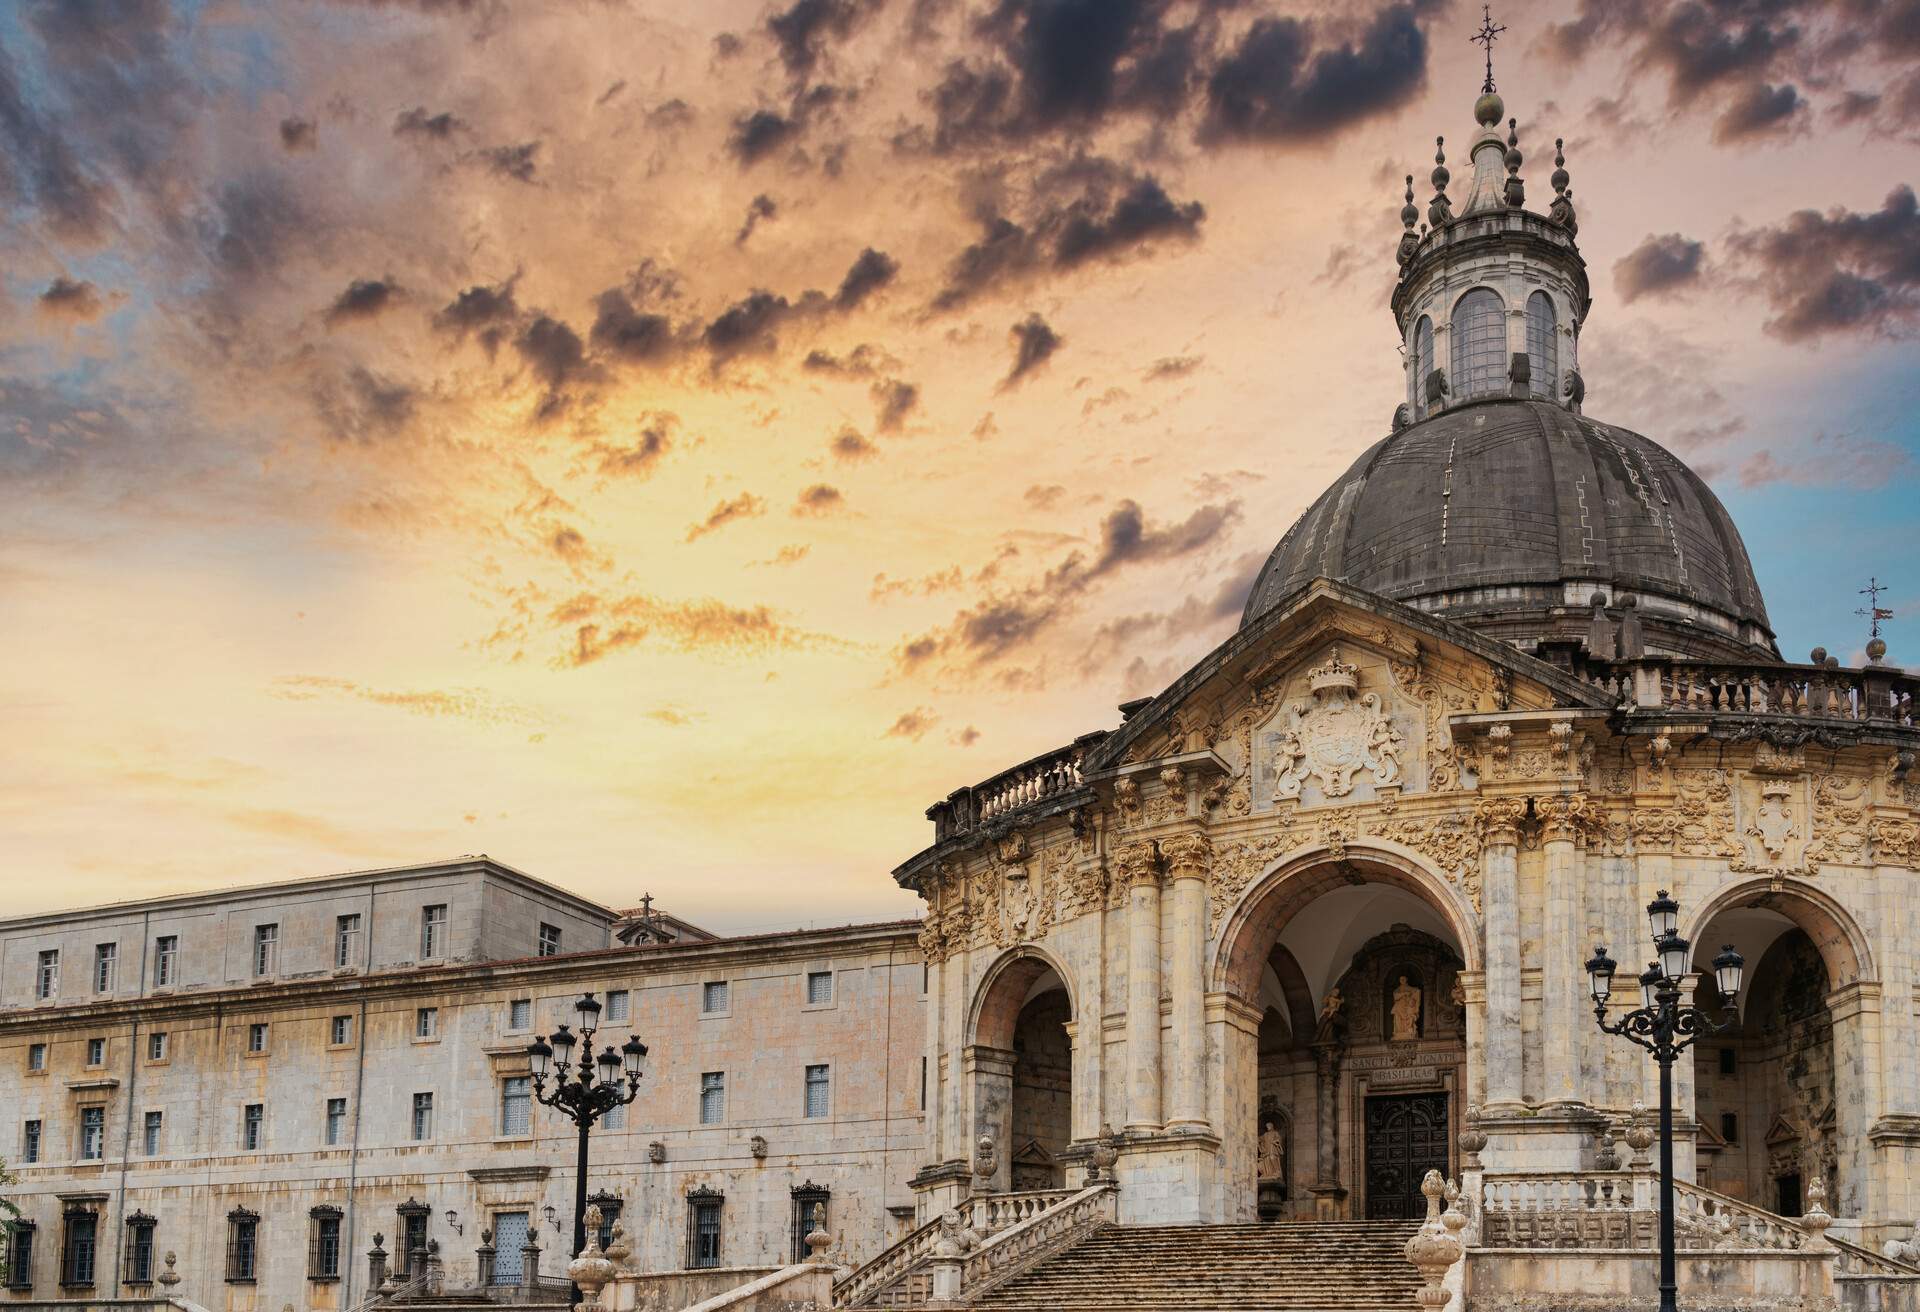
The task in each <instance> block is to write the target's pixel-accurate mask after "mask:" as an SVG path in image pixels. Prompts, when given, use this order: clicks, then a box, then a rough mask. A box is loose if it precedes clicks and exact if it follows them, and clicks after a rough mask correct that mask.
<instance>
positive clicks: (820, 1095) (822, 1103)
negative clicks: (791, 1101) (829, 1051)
mask: <svg viewBox="0 0 1920 1312" xmlns="http://www.w3.org/2000/svg"><path fill="white" fill-rule="evenodd" d="M828 1079H829V1076H828V1072H827V1068H826V1067H825V1066H809V1067H807V1111H806V1114H807V1116H808V1117H810V1118H812V1117H820V1116H825V1115H826V1114H827V1112H828V1109H829V1107H830V1105H831V1103H832V1101H833V1098H832V1085H831V1084H830V1083H829V1082H828Z"/></svg>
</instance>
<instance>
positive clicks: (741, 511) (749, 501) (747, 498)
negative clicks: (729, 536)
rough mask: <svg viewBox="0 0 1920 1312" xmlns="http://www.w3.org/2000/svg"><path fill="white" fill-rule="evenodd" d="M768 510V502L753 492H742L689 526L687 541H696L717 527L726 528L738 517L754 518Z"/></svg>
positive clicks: (721, 503)
mask: <svg viewBox="0 0 1920 1312" xmlns="http://www.w3.org/2000/svg"><path fill="white" fill-rule="evenodd" d="M766 512H767V503H766V502H765V501H763V500H761V499H760V498H759V497H757V496H755V495H754V494H753V493H751V492H742V493H741V494H740V495H739V496H737V497H733V498H732V499H730V500H726V501H722V502H720V503H719V504H717V505H715V506H714V508H713V509H712V510H710V511H708V512H707V517H706V518H705V519H703V520H701V521H700V522H699V523H698V524H691V525H689V526H688V527H687V541H689V542H695V541H698V540H699V539H701V538H703V537H705V536H706V535H707V534H709V533H711V532H713V531H714V530H716V529H719V528H724V527H725V526H726V525H728V524H731V523H733V522H734V521H735V520H736V519H752V518H754V517H756V516H758V515H764V514H766Z"/></svg>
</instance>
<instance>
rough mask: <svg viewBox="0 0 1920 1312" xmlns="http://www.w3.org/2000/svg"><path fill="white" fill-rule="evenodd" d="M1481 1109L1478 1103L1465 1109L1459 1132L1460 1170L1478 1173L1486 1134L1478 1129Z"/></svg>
mask: <svg viewBox="0 0 1920 1312" xmlns="http://www.w3.org/2000/svg"><path fill="white" fill-rule="evenodd" d="M1480 1116H1481V1107H1480V1104H1479V1103H1475V1104H1473V1106H1471V1107H1469V1108H1467V1119H1466V1122H1465V1124H1464V1126H1463V1127H1462V1128H1461V1130H1460V1141H1459V1142H1460V1169H1461V1170H1462V1171H1478V1170H1480V1169H1482V1168H1481V1165H1480V1153H1481V1150H1482V1149H1484V1148H1485V1147H1486V1146H1487V1132H1486V1131H1485V1130H1483V1129H1481V1128H1480Z"/></svg>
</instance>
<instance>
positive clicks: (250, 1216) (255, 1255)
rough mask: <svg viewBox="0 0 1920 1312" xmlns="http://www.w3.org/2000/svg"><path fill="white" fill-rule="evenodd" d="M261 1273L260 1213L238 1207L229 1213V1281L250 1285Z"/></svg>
mask: <svg viewBox="0 0 1920 1312" xmlns="http://www.w3.org/2000/svg"><path fill="white" fill-rule="evenodd" d="M259 1275H260V1214H259V1213H258V1212H249V1211H248V1210H247V1209H246V1208H244V1207H237V1208H235V1209H234V1210H233V1211H231V1212H228V1213H227V1283H228V1284H230V1285H250V1284H252V1283H253V1282H254V1281H255V1280H257V1279H258V1278H259Z"/></svg>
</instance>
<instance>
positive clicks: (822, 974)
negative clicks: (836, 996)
mask: <svg viewBox="0 0 1920 1312" xmlns="http://www.w3.org/2000/svg"><path fill="white" fill-rule="evenodd" d="M832 1001H833V972H832V971H830V970H810V971H808V972H807V1005H808V1006H809V1007H824V1006H825V1005H826V1004H827V1003H829V1002H832Z"/></svg>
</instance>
